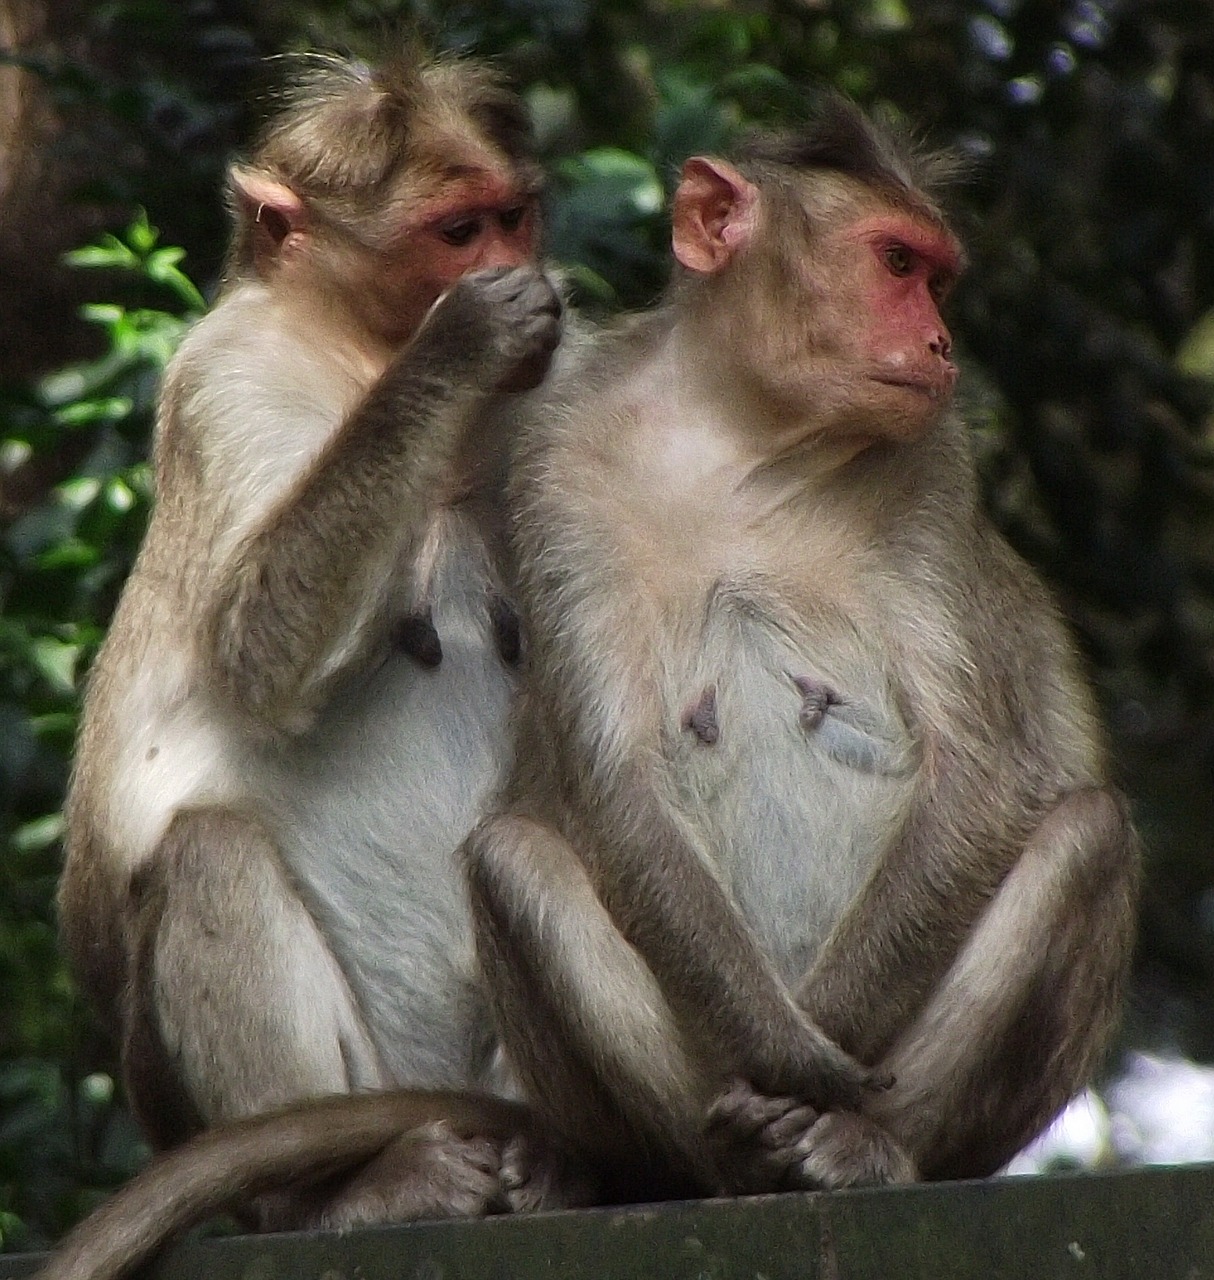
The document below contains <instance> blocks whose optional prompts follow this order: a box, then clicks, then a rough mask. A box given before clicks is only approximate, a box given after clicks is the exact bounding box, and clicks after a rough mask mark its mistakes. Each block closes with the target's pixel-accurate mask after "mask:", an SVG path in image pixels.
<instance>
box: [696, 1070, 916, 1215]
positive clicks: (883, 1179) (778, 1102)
mask: <svg viewBox="0 0 1214 1280" xmlns="http://www.w3.org/2000/svg"><path fill="white" fill-rule="evenodd" d="M707 1137H708V1141H709V1144H710V1147H711V1149H712V1151H713V1155H714V1159H715V1160H716V1164H717V1170H718V1172H719V1173H720V1175H721V1178H722V1181H723V1182H724V1184H725V1186H726V1188H727V1189H728V1190H730V1191H734V1192H742V1193H744V1194H747V1193H749V1194H753V1193H756V1192H766V1191H789V1190H806V1191H812V1190H829V1189H836V1188H840V1187H871V1186H883V1185H885V1184H888V1183H896V1182H915V1181H916V1180H917V1179H918V1171H917V1170H916V1168H915V1163H914V1161H913V1160H912V1159H911V1158H910V1156H909V1155H908V1154H907V1152H906V1151H905V1150H904V1149H903V1148H902V1147H901V1146H900V1145H899V1144H898V1143H897V1142H896V1141H895V1140H894V1139H893V1138H891V1137H890V1135H889V1134H888V1133H886V1131H885V1130H884V1129H882V1128H881V1126H880V1125H878V1124H877V1123H876V1122H875V1121H873V1120H870V1119H868V1118H867V1117H866V1116H864V1115H862V1114H860V1113H859V1112H855V1111H827V1112H819V1111H816V1110H815V1109H814V1108H813V1107H810V1106H807V1105H806V1104H805V1102H804V1101H802V1100H801V1099H800V1098H793V1097H773V1096H772V1095H770V1094H764V1093H760V1092H759V1091H758V1090H757V1089H755V1088H754V1087H753V1086H752V1085H750V1084H749V1083H748V1082H746V1081H744V1080H735V1081H733V1082H732V1083H731V1084H730V1086H729V1088H728V1089H727V1090H726V1091H725V1092H724V1093H723V1094H721V1096H720V1097H719V1098H717V1100H716V1101H715V1102H714V1103H713V1104H712V1107H711V1108H710V1109H709V1114H708V1128H707Z"/></svg>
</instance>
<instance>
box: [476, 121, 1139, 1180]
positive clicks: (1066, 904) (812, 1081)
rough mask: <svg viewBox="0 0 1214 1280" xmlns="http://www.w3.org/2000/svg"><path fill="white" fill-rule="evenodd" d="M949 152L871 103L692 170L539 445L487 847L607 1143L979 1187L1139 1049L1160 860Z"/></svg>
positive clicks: (517, 541) (580, 1091) (517, 1005)
mask: <svg viewBox="0 0 1214 1280" xmlns="http://www.w3.org/2000/svg"><path fill="white" fill-rule="evenodd" d="M947 176H948V175H947V165H946V163H945V160H944V159H942V158H941V157H938V156H937V157H933V156H931V155H929V154H928V153H926V152H924V151H922V150H915V149H914V148H912V147H910V146H909V145H906V144H904V143H901V142H899V141H898V140H897V139H896V138H895V137H893V136H892V135H891V136H886V134H885V133H884V132H882V131H881V130H879V129H878V128H877V127H876V126H875V125H873V124H871V123H870V122H868V121H867V120H866V118H865V117H864V116H863V115H862V114H861V113H860V112H859V111H858V109H856V108H855V107H854V106H853V105H851V104H849V103H846V102H845V101H842V100H836V101H832V102H830V103H828V104H826V105H824V106H823V108H822V110H821V111H820V112H819V114H818V115H817V117H816V119H815V121H813V122H811V123H809V124H807V125H805V126H804V127H803V128H801V129H799V130H793V131H790V132H788V133H786V134H780V135H768V136H759V137H757V138H755V139H753V140H752V141H751V142H749V143H748V144H746V145H744V146H742V147H741V148H740V149H739V151H738V153H737V155H736V156H735V157H734V159H733V160H732V161H726V160H723V159H717V158H713V157H706V156H698V157H693V158H691V159H690V160H689V161H688V162H687V163H686V165H685V166H684V168H683V171H682V177H681V181H680V183H679V186H678V189H677V192H676V194H675V196H674V200H673V213H672V220H673V237H672V239H673V250H674V256H675V259H676V264H677V265H676V274H675V277H674V278H673V280H672V284H671V286H670V289H669V291H668V293H667V295H666V297H665V299H664V300H663V302H662V303H661V305H659V306H658V307H657V308H656V309H655V310H654V311H653V312H652V313H650V314H647V315H644V316H642V317H640V318H639V319H634V320H632V321H631V322H629V323H627V324H625V325H623V326H622V327H621V328H620V329H619V330H618V331H617V332H616V333H614V334H613V335H612V336H610V337H607V338H605V339H603V340H602V341H600V342H598V343H596V344H594V345H593V346H592V348H591V349H590V350H589V352H588V354H587V357H586V358H585V359H584V360H583V361H581V362H580V363H579V365H578V367H577V368H576V369H570V370H569V371H567V373H563V374H560V375H558V376H557V378H556V379H555V381H550V382H549V383H548V384H547V385H546V386H545V388H543V389H541V390H540V391H539V392H537V393H536V394H537V396H538V397H539V398H540V399H541V400H542V401H543V404H542V406H541V407H539V408H537V409H535V410H530V409H529V410H528V412H527V414H526V423H525V426H524V428H523V430H522V432H521V434H520V435H519V436H518V438H517V439H516V442H515V447H514V456H513V459H512V464H511V478H510V480H509V481H508V485H507V506H508V509H509V510H510V512H511V514H512V523H511V537H512V543H513V553H514V557H515V561H516V564H515V569H516V605H517V608H518V611H519V617H520V623H521V630H522V633H523V635H524V637H525V641H526V646H527V653H528V658H527V661H526V670H525V673H524V677H523V684H522V688H521V690H520V695H519V698H520V700H519V703H518V709H517V722H516V729H517V741H516V744H515V748H514V751H513V753H512V763H511V765H510V768H509V771H508V775H507V778H506V781H505V783H504V786H503V789H502V791H501V793H500V796H499V800H498V803H497V805H496V808H495V811H494V812H493V813H492V814H490V815H488V816H486V817H485V818H484V819H483V820H482V821H481V822H480V823H479V824H478V825H477V826H476V827H475V828H474V829H473V832H472V833H471V835H470V836H469V838H468V840H467V841H466V842H465V845H464V847H463V850H462V857H463V860H464V865H465V871H466V874H467V877H468V884H469V893H470V903H471V910H472V915H473V921H474V927H475V931H476V936H477V945H478V948H479V953H480V955H481V957H482V971H483V973H484V976H485V981H486V984H487V987H488V990H489V993H490V996H491V999H492V1001H493V1006H494V1012H495V1016H496V1023H497V1027H498V1031H499V1033H500V1035H501V1037H502V1040H503V1043H504V1046H505V1049H506V1052H507V1055H508V1057H509V1059H510V1061H511V1063H512V1065H513V1067H514V1069H515V1070H516V1072H517V1073H518V1076H519V1078H520V1079H521V1080H522V1082H523V1086H524V1093H525V1096H527V1097H528V1098H529V1099H531V1101H532V1103H533V1105H534V1106H535V1107H536V1108H537V1109H538V1111H539V1113H540V1115H541V1117H542V1118H544V1119H546V1120H547V1121H548V1122H549V1124H550V1125H551V1126H552V1127H553V1128H554V1129H555V1130H556V1131H557V1132H559V1133H560V1134H561V1135H562V1136H563V1137H564V1139H565V1141H566V1142H567V1143H568V1144H569V1145H570V1146H572V1147H573V1148H575V1149H577V1150H579V1151H582V1152H585V1153H587V1154H588V1155H589V1156H590V1158H592V1159H593V1160H595V1161H598V1162H599V1163H600V1164H601V1165H603V1166H604V1167H606V1168H623V1167H625V1166H627V1165H628V1164H629V1163H630V1162H631V1163H634V1164H635V1162H636V1161H637V1160H638V1159H648V1160H650V1161H652V1162H653V1163H654V1164H655V1166H656V1167H661V1166H663V1165H665V1166H667V1167H669V1168H670V1169H671V1170H673V1172H674V1175H675V1176H676V1177H681V1178H683V1179H685V1181H686V1183H687V1185H688V1186H690V1187H693V1188H696V1187H698V1188H700V1189H701V1190H703V1191H713V1190H719V1189H722V1188H723V1189H725V1190H732V1191H738V1192H755V1191H771V1190H777V1189H783V1188H798V1187H800V1188H833V1187H843V1186H852V1185H861V1184H882V1183H891V1182H905V1181H911V1180H915V1179H920V1178H924V1179H932V1178H947V1177H962V1176H982V1175H986V1174H989V1173H991V1172H993V1171H995V1170H996V1169H997V1168H998V1167H999V1166H1000V1165H1002V1164H1003V1163H1004V1162H1005V1161H1006V1160H1007V1159H1008V1158H1009V1157H1010V1156H1011V1155H1012V1154H1013V1153H1014V1152H1015V1151H1016V1150H1018V1149H1019V1148H1020V1146H1022V1145H1023V1144H1024V1143H1025V1142H1026V1141H1028V1140H1029V1139H1030V1138H1031V1137H1032V1136H1033V1135H1034V1134H1035V1133H1036V1132H1037V1131H1038V1130H1039V1129H1040V1128H1042V1127H1043V1126H1044V1124H1045V1123H1046V1122H1047V1121H1048V1120H1049V1119H1050V1118H1051V1117H1052V1115H1053V1114H1054V1113H1055V1112H1056V1111H1057V1110H1058V1109H1059V1108H1060V1107H1061V1106H1062V1104H1063V1103H1064V1102H1065V1101H1066V1100H1067V1099H1068V1098H1069V1097H1070V1096H1071V1095H1072V1094H1073V1093H1074V1092H1075V1091H1076V1090H1077V1089H1078V1088H1079V1087H1080V1086H1081V1085H1082V1084H1083V1083H1084V1081H1085V1080H1086V1079H1087V1077H1088V1075H1089V1073H1090V1072H1091V1071H1092V1070H1093V1068H1094V1065H1095V1063H1096V1061H1097V1058H1098V1056H1099V1054H1100V1053H1101V1051H1102V1050H1103V1049H1104V1047H1105V1045H1106V1043H1107V1041H1108V1039H1109V1036H1110V1030H1111V1028H1112V1026H1113V1023H1114V1021H1115V1016H1116V1012H1117V1009H1118V1005H1119V1000H1120V996H1121V993H1122V990H1123V985H1124V982H1125V979H1126V973H1127V966H1128V961H1129V958H1130V952H1131V940H1132V936H1133V929H1134V911H1135V893H1136V884H1137V879H1138V860H1139V854H1138V846H1137V842H1136V836H1135V833H1134V830H1133V826H1132V823H1131V821H1130V818H1129V815H1128V811H1127V807H1126V804H1125V802H1124V800H1123V799H1122V797H1121V796H1120V795H1119V794H1118V793H1117V792H1116V791H1115V790H1114V789H1113V788H1112V787H1111V785H1110V783H1109V781H1108V766H1107V762H1106V752H1105V747H1104V744H1103V740H1102V735H1101V732H1100V729H1099V726H1098V717H1097V714H1096V711H1095V709H1094V704H1093V697H1092V694H1091V692H1090V690H1089V687H1088V684H1087V681H1086V678H1085V675H1084V673H1083V671H1082V666H1081V663H1080V660H1079V657H1078V655H1077V652H1076V649H1075V646H1074V645H1073V643H1072V642H1071V640H1070V639H1069V637H1068V635H1067V633H1066V630H1065V627H1064V625H1063V623H1062V621H1061V619H1060V616H1059V613H1058V611H1057V608H1056V606H1055V605H1054V603H1053V602H1052V601H1051V599H1050V598H1049V595H1048V593H1047V591H1046V589H1045V588H1044V586H1043V585H1042V584H1041V583H1040V582H1039V581H1038V579H1037V578H1036V576H1035V575H1034V574H1033V573H1032V572H1031V570H1029V569H1028V568H1027V566H1026V565H1024V564H1023V563H1022V562H1021V561H1020V560H1019V559H1018V558H1017V557H1016V555H1015V554H1014V553H1013V551H1012V550H1011V548H1010V547H1009V546H1008V545H1007V543H1006V542H1005V541H1004V540H1003V538H1002V537H1001V535H1000V534H999V533H998V532H997V531H996V530H995V528H994V527H993V525H992V524H991V523H990V522H989V521H988V519H987V518H986V517H985V516H984V514H983V513H982V511H981V510H980V506H979V499H978V493H977V486H976V480H975V476H974V468H973V463H972V459H971V455H970V450H969V448H968V444H967V439H966V428H965V423H964V421H963V418H962V416H961V415H960V413H958V412H957V411H956V409H955V408H954V390H955V386H956V381H957V377H958V370H957V366H956V364H955V363H954V360H953V354H952V338H951V335H950V333H949V330H948V328H947V327H946V325H945V322H944V320H943V318H942V315H941V308H942V306H943V305H944V303H945V300H946V299H947V297H948V295H949V293H950V291H951V289H952V288H953V285H954V284H955V282H956V280H957V278H958V276H959V274H960V273H961V271H962V269H963V264H964V250H963V247H962V245H961V242H960V240H959V238H958V237H957V235H956V234H955V232H954V231H953V230H952V228H951V226H950V224H949V221H948V220H947V217H946V215H945V213H944V211H943V205H942V203H941V201H942V196H943V189H944V185H945V183H946V180H947Z"/></svg>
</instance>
